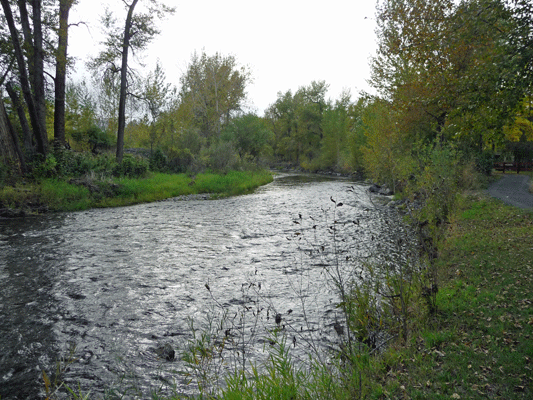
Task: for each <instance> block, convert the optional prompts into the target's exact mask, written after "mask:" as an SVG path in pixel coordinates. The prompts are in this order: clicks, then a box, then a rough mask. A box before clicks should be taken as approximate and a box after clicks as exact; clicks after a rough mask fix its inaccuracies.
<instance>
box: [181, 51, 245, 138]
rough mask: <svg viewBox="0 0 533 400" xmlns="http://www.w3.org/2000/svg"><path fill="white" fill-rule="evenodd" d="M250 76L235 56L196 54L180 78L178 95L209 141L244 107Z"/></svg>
mask: <svg viewBox="0 0 533 400" xmlns="http://www.w3.org/2000/svg"><path fill="white" fill-rule="evenodd" d="M250 80H251V77H250V73H249V72H248V70H247V69H246V68H245V67H239V66H238V64H237V60H236V59H235V57H234V56H222V55H221V54H219V53H216V54H215V55H214V56H208V55H207V54H206V53H205V52H203V53H202V54H201V55H200V56H199V55H198V54H196V53H194V54H193V56H192V59H191V62H190V64H189V66H188V67H187V71H186V73H185V74H184V75H183V76H182V77H181V79H180V82H181V90H180V93H179V97H180V101H181V103H182V104H184V106H186V107H188V108H189V109H190V110H191V116H192V118H193V119H194V124H195V125H196V126H197V127H198V128H199V129H200V131H201V134H202V135H203V136H204V137H205V138H206V139H207V140H208V143H209V142H210V141H212V139H213V138H218V136H219V135H220V133H221V131H222V128H223V126H224V125H225V124H227V123H228V122H229V121H230V118H231V115H232V113H234V112H237V111H241V110H242V107H243V104H244V100H245V98H246V86H247V84H248V83H249V82H250Z"/></svg>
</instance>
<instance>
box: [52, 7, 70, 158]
mask: <svg viewBox="0 0 533 400" xmlns="http://www.w3.org/2000/svg"><path fill="white" fill-rule="evenodd" d="M72 3H73V1H72V0H60V2H59V35H58V36H59V39H58V44H57V55H56V77H55V108H54V145H55V146H56V147H57V148H63V147H64V146H65V91H66V80H67V46H68V17H69V12H70V8H71V7H72Z"/></svg>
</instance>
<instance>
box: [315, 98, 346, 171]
mask: <svg viewBox="0 0 533 400" xmlns="http://www.w3.org/2000/svg"><path fill="white" fill-rule="evenodd" d="M349 109H350V94H349V93H348V92H344V93H343V94H342V95H341V98H340V99H339V100H337V101H336V103H335V105H334V106H333V107H329V108H328V109H327V110H326V111H325V112H324V116H323V118H322V125H321V127H322V132H323V137H322V140H321V142H320V168H328V169H333V170H347V169H349V165H350V154H349V150H350V147H349V146H348V138H349V134H350V131H351V128H352V125H353V120H352V118H351V116H350V114H349Z"/></svg>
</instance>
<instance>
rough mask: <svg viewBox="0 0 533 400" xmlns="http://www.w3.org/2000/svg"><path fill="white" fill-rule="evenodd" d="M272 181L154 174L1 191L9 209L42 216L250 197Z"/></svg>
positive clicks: (262, 174)
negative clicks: (204, 197)
mask: <svg viewBox="0 0 533 400" xmlns="http://www.w3.org/2000/svg"><path fill="white" fill-rule="evenodd" d="M271 181H272V174H271V173H269V172H267V171H255V172H251V171H245V172H237V171H233V172H229V173H227V174H214V173H203V174H198V175H196V176H194V177H191V176H189V175H187V174H163V173H150V174H149V175H148V176H147V177H145V178H135V179H131V178H105V179H92V178H88V177H84V178H79V179H70V180H64V179H43V180H41V181H40V182H39V183H25V184H18V185H16V186H14V187H13V186H6V187H4V188H2V189H0V204H1V205H2V206H3V207H6V208H12V209H18V210H21V209H22V210H27V211H30V212H32V211H33V212H38V211H43V210H49V211H77V210H85V209H88V208H94V207H118V206H127V205H132V204H139V203H147V202H153V201H158V200H164V199H167V198H171V197H176V196H182V195H191V194H202V193H211V194H213V195H214V196H217V197H223V196H232V195H238V194H244V193H249V192H251V191H252V190H254V189H255V188H257V187H259V186H261V185H264V184H266V183H269V182H271Z"/></svg>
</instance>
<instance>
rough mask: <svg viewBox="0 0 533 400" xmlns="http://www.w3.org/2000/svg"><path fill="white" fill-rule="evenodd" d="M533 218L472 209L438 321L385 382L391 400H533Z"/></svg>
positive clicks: (472, 205)
mask: <svg viewBox="0 0 533 400" xmlns="http://www.w3.org/2000/svg"><path fill="white" fill-rule="evenodd" d="M532 217H533V215H532V214H531V213H529V212H527V211H522V210H519V209H516V208H513V207H510V206H505V205H503V204H502V203H501V202H498V201H496V200H492V199H484V198H469V199H467V200H466V201H465V204H464V205H463V206H462V208H461V210H460V212H459V213H458V215H457V218H456V220H455V221H454V223H453V224H452V225H451V227H450V232H449V236H448V238H447V241H446V243H445V245H444V246H443V248H442V249H441V257H440V260H439V269H440V272H441V281H442V282H441V289H440V291H439V293H438V299H437V302H438V307H439V313H438V315H436V316H435V317H434V318H432V319H431V320H430V321H429V322H428V325H427V327H426V329H425V330H424V331H423V332H420V333H419V334H418V335H415V337H413V339H412V342H411V343H410V345H409V346H408V347H405V348H403V349H402V350H401V352H402V354H403V357H402V361H401V362H398V363H396V364H395V365H393V366H391V369H390V370H389V372H388V373H387V375H385V376H381V377H380V380H381V382H379V384H380V385H383V387H384V388H385V391H386V392H387V393H388V395H387V396H385V397H384V398H412V399H451V398H462V399H486V398H499V399H529V398H533V363H532V360H533V296H532V294H533V235H532V233H533V218H532ZM378 376H379V375H378ZM376 383H378V382H376ZM398 383H399V387H398ZM400 388H401V389H400Z"/></svg>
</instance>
